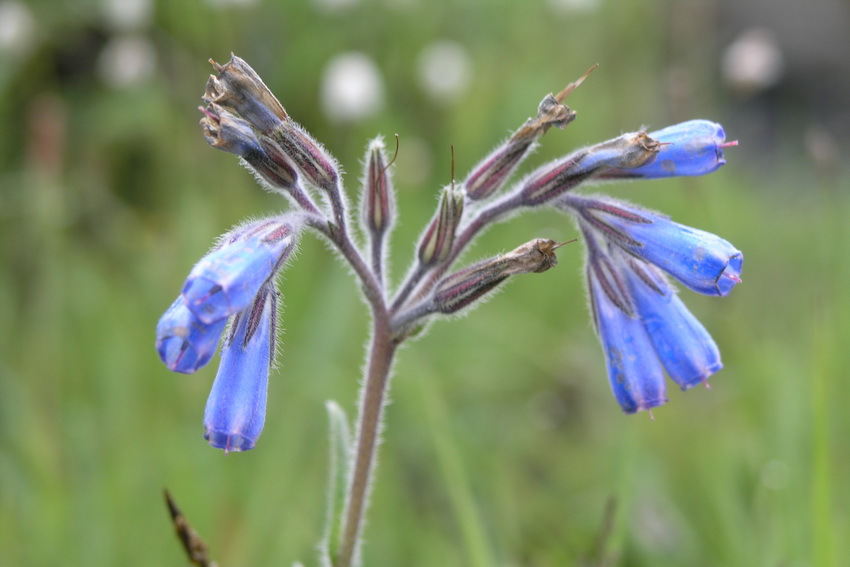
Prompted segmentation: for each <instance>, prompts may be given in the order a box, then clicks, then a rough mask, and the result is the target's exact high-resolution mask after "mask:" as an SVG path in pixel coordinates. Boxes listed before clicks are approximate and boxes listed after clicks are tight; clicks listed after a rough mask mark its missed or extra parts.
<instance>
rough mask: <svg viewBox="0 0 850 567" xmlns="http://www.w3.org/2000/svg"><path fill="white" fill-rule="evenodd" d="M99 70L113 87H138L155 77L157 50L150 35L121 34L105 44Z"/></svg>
mask: <svg viewBox="0 0 850 567" xmlns="http://www.w3.org/2000/svg"><path fill="white" fill-rule="evenodd" d="M97 69H98V72H99V74H100V77H101V78H102V79H103V81H104V82H105V83H106V84H107V85H109V86H111V87H114V88H130V87H135V86H138V85H140V84H142V83H144V82H146V81H147V80H148V79H150V78H151V76H153V73H154V70H155V69H156V50H155V49H154V46H153V43H151V41H150V40H149V39H148V38H147V37H144V36H140V35H118V36H115V37H113V38H112V39H110V40H109V42H108V43H107V44H106V45H105V46H104V47H103V50H102V51H101V52H100V57H98V61H97Z"/></svg>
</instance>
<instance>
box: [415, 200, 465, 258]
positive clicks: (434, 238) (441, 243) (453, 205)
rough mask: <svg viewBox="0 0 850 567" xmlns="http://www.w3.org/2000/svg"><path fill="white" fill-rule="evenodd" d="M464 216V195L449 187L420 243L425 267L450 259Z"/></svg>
mask: <svg viewBox="0 0 850 567" xmlns="http://www.w3.org/2000/svg"><path fill="white" fill-rule="evenodd" d="M462 216H463V193H461V192H460V191H457V190H455V189H454V188H448V187H447V188H446V189H445V190H444V191H443V196H442V198H441V199H440V208H439V209H438V210H437V214H436V215H434V218H433V219H431V222H430V223H429V224H428V228H427V229H426V230H425V234H423V235H422V239H421V240H420V243H419V262H420V263H421V264H422V265H423V266H431V265H433V264H437V263H439V262H442V261H443V260H445V259H446V258H448V257H449V254H450V253H451V251H452V245H453V244H454V240H455V232H456V231H457V226H458V224H460V219H461V217H462Z"/></svg>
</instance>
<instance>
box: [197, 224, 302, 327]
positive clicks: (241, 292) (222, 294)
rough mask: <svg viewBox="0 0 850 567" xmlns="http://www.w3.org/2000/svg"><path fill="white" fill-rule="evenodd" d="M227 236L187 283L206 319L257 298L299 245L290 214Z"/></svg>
mask: <svg viewBox="0 0 850 567" xmlns="http://www.w3.org/2000/svg"><path fill="white" fill-rule="evenodd" d="M231 235H232V236H230V237H227V236H226V237H225V238H224V239H223V241H222V242H223V244H222V245H221V246H220V247H219V248H217V249H215V250H213V251H212V252H210V253H209V254H207V255H206V256H204V257H203V258H202V259H201V260H200V262H198V263H197V264H196V265H195V267H194V268H193V269H192V271H191V273H190V274H189V277H188V278H187V279H186V283H185V285H184V286H183V298H184V299H185V301H186V305H187V306H188V307H189V309H191V310H192V312H193V313H195V315H196V316H197V317H198V319H200V320H201V321H203V322H204V323H208V324H209V323H213V322H215V321H220V320H222V319H226V318H228V317H230V316H231V315H234V314H236V313H238V312H240V311H242V310H243V309H245V308H246V307H248V305H249V304H250V303H251V301H253V299H254V297H255V296H256V295H257V292H258V291H259V290H260V288H261V287H262V286H263V284H265V283H266V282H267V281H268V280H269V279H270V278H271V277H272V276H273V275H274V274H275V273H276V272H277V270H278V269H279V268H280V267H281V266H282V265H283V263H284V262H285V261H286V259H287V258H288V257H289V255H290V253H291V252H292V250H293V248H294V246H295V236H296V232H295V227H294V226H293V223H292V220H291V219H289V218H286V217H281V218H279V219H271V220H268V219H267V220H264V221H258V222H256V223H252V224H251V225H249V226H247V227H242V228H240V229H237V230H236V231H234V232H233V233H231Z"/></svg>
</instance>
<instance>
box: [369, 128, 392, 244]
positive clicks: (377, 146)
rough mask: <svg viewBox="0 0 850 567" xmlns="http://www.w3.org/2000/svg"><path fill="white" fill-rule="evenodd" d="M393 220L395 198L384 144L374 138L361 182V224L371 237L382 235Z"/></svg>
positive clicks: (379, 139)
mask: <svg viewBox="0 0 850 567" xmlns="http://www.w3.org/2000/svg"><path fill="white" fill-rule="evenodd" d="M394 220H395V198H394V193H393V185H392V179H391V177H390V172H389V169H388V166H387V165H386V156H385V155H384V142H383V140H382V139H381V138H376V139H375V140H373V141H372V143H371V144H369V149H368V150H367V151H366V172H365V176H364V182H363V224H364V225H365V226H366V227H367V228H368V230H369V232H371V233H372V234H373V235H380V234H383V233H384V232H385V231H386V230H387V229H388V228H389V227H390V226H392V224H393V221H394Z"/></svg>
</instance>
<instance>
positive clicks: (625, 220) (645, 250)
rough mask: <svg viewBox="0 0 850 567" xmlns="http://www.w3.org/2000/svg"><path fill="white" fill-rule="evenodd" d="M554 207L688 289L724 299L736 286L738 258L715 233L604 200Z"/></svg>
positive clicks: (570, 198) (570, 199)
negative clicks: (577, 216)
mask: <svg viewBox="0 0 850 567" xmlns="http://www.w3.org/2000/svg"><path fill="white" fill-rule="evenodd" d="M559 206H561V207H562V208H564V207H566V208H567V209H571V211H572V212H574V213H577V214H578V215H579V216H580V217H581V218H582V220H583V221H584V222H586V223H588V224H589V225H591V226H592V227H593V228H594V230H596V231H597V232H599V233H601V234H603V235H604V236H605V238H607V239H609V240H611V241H613V242H616V243H617V244H618V245H619V246H621V247H622V248H624V249H625V250H627V251H629V252H630V253H632V254H634V255H636V256H639V257H640V258H642V259H644V260H646V261H647V262H650V263H651V264H655V265H656V266H658V267H659V268H661V269H662V270H664V271H665V272H667V273H668V274H670V275H671V276H673V277H674V278H676V279H677V280H678V281H679V282H681V283H682V284H683V285H685V286H686V287H688V288H689V289H692V290H693V291H696V292H698V293H702V294H704V295H719V296H725V295H728V294H729V292H730V291H732V288H733V287H735V285H736V284H738V283H740V282H741V277H740V276H741V269H742V268H743V264H744V255H743V254H742V253H741V251H740V250H738V249H737V248H735V247H734V246H732V244H730V243H729V242H727V241H726V240H724V239H722V238H720V237H719V236H717V235H715V234H712V233H710V232H705V231H703V230H699V229H696V228H691V227H688V226H685V225H682V224H678V223H675V222H673V221H671V220H670V219H669V218H667V217H665V216H662V215H659V214H657V213H653V212H651V211H647V210H644V209H640V208H638V207H635V206H633V205H630V204H628V203H624V202H622V201H616V200H614V199H611V198H609V197H604V196H596V197H581V196H576V195H567V196H565V197H564V198H563V199H562V200H561V201H560V202H559Z"/></svg>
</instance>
